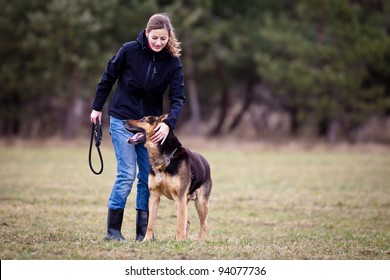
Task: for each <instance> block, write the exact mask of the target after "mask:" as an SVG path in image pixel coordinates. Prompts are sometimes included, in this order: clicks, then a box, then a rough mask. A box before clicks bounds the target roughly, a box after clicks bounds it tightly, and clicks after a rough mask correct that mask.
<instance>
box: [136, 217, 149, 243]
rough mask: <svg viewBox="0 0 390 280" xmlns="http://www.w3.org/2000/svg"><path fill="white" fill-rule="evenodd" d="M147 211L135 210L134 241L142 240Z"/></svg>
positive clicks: (146, 221)
mask: <svg viewBox="0 0 390 280" xmlns="http://www.w3.org/2000/svg"><path fill="white" fill-rule="evenodd" d="M148 219H149V211H145V210H137V216H136V219H135V223H136V237H135V240H136V241H142V240H144V237H145V235H146V228H147V227H148Z"/></svg>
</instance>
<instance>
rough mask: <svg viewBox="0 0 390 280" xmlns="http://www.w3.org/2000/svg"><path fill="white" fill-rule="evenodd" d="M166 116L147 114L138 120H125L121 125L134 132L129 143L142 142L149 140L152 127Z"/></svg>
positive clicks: (152, 131)
mask: <svg viewBox="0 0 390 280" xmlns="http://www.w3.org/2000/svg"><path fill="white" fill-rule="evenodd" d="M167 117H168V115H167V114H165V115H162V116H160V117H158V116H147V117H143V118H142V119H139V120H125V121H123V125H124V126H125V128H126V130H127V131H130V132H132V133H134V136H133V137H131V138H129V139H128V140H127V142H128V143H129V144H144V143H146V142H147V141H149V139H150V137H152V135H153V134H154V129H155V128H156V127H157V125H158V124H160V123H162V122H163V121H164V120H165V119H166V118H167Z"/></svg>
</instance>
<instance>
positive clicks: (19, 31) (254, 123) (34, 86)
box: [0, 0, 390, 143]
mask: <svg viewBox="0 0 390 280" xmlns="http://www.w3.org/2000/svg"><path fill="white" fill-rule="evenodd" d="M0 7H1V8H0V42H1V44H0V59H1V63H0V67H1V68H0V84H1V88H0V137H2V138H7V139H8V138H12V139H13V138H27V139H30V138H31V139H36V138H50V137H53V136H60V137H61V138H64V139H74V138H76V137H79V136H83V135H87V134H88V132H89V129H87V127H89V125H90V124H89V114H90V111H91V103H92V100H93V98H94V95H95V90H96V86H97V83H98V82H99V81H100V77H101V74H102V72H103V69H104V67H105V66H106V64H107V61H108V60H109V59H110V58H111V57H112V56H113V55H114V54H115V53H116V52H117V50H118V49H119V48H120V46H121V44H123V43H124V42H126V41H131V40H134V39H135V38H136V36H137V34H138V33H139V32H140V31H141V30H142V29H143V28H144V27H145V25H146V22H147V19H148V18H149V17H150V16H151V15H152V14H153V13H156V12H167V13H168V14H169V15H170V16H171V19H172V22H173V24H174V26H175V29H176V32H177V34H178V37H179V39H180V40H181V41H182V47H183V53H182V57H181V58H182V62H183V65H184V71H185V83H186V96H187V103H186V106H185V110H184V111H183V114H182V117H181V120H180V123H179V126H178V130H179V131H181V132H184V133H188V134H189V135H193V136H224V135H240V136H241V137H242V138H247V139H255V140H258V139H263V140H264V139H270V140H272V141H274V140H277V139H286V138H291V137H299V138H304V139H306V138H310V139H313V138H314V139H322V140H324V141H327V142H329V143H336V142H339V141H348V142H351V143H355V142H380V143H390V118H389V117H390V2H389V1H385V0H299V1H291V0H279V1H273V0H262V1H257V0H245V1H233V0H223V1H222V0H212V1H208V0H185V1H183V0H160V1H157V0H146V1H141V0H132V1H125V0H105V1H97V0H14V1H5V0H0ZM113 90H114V89H113ZM107 103H108V102H107ZM105 113H107V108H105ZM105 121H107V118H105Z"/></svg>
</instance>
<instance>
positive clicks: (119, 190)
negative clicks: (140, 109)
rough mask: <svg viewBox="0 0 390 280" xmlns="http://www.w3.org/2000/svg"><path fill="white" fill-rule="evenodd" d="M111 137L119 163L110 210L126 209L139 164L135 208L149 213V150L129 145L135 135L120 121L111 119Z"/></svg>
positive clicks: (109, 205) (109, 202) (109, 203)
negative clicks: (129, 140) (129, 139)
mask: <svg viewBox="0 0 390 280" xmlns="http://www.w3.org/2000/svg"><path fill="white" fill-rule="evenodd" d="M110 135H111V139H112V144H113V145H114V150H115V157H116V161H117V176H116V180H115V183H114V186H113V187H112V191H111V195H110V198H109V200H108V208H109V209H113V210H117V209H124V208H125V207H126V202H127V197H128V196H129V194H130V192H131V189H132V186H133V182H134V180H135V175H136V171H137V168H136V165H137V164H138V175H137V178H138V183H137V197H136V206H135V207H136V209H137V210H146V211H148V202H149V189H148V177H149V171H150V163H149V157H148V150H147V149H146V148H145V147H144V145H142V144H140V145H132V144H129V143H127V139H128V138H129V137H131V136H133V133H131V132H128V131H127V130H126V129H125V127H124V125H123V121H122V120H120V119H116V118H113V117H110Z"/></svg>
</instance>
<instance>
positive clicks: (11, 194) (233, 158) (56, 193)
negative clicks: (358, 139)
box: [0, 141, 390, 259]
mask: <svg viewBox="0 0 390 280" xmlns="http://www.w3.org/2000/svg"><path fill="white" fill-rule="evenodd" d="M183 142H184V141H183ZM184 143H185V142H184ZM83 146H85V145H83ZM233 147H235V148H233ZM290 147H291V146H290ZM102 149H103V156H104V160H105V170H104V173H103V175H101V176H95V175H93V174H92V173H91V172H90V171H89V169H88V163H87V151H86V148H84V147H83V148H77V147H66V146H63V147H61V148H56V147H49V148H48V147H46V148H40V147H38V146H35V147H31V146H27V147H26V146H25V145H19V146H18V147H17V148H15V147H13V148H10V147H5V146H3V147H1V148H0V154H1V156H0V177H1V181H0V201H1V204H0V217H1V222H0V257H1V259H390V151H389V150H388V149H387V148H381V149H379V150H378V149H357V150H353V149H352V150H351V149H349V148H341V149H340V148H339V149H328V148H319V149H312V148H311V149H309V150H308V149H300V148H296V147H294V148H287V149H276V148H272V149H268V148H265V147H258V146H257V147H254V146H246V148H245V149H241V148H240V147H238V146H235V145H234V143H231V144H229V145H227V146H222V145H215V146H211V148H210V147H209V148H206V147H202V146H198V147H197V150H198V151H200V152H202V153H203V154H204V155H205V156H206V158H208V160H209V161H210V163H211V166H212V169H213V170H212V173H213V180H214V188H213V193H212V199H211V207H210V218H209V229H210V232H209V236H208V239H207V241H205V242H196V241H193V239H195V238H196V236H197V231H198V223H197V216H196V212H195V211H194V207H193V205H190V210H191V211H190V217H191V221H192V228H191V233H190V236H191V239H192V240H190V241H185V242H176V241H175V240H174V232H175V223H176V218H175V206H174V204H173V202H171V201H168V200H167V199H164V198H163V199H162V200H161V206H160V210H159V216H158V222H157V240H156V241H154V242H150V243H146V244H144V243H142V244H140V243H136V242H133V241H132V239H133V238H134V234H135V228H134V226H135V225H134V224H135V222H134V221H135V210H134V200H135V199H134V197H135V191H136V190H135V188H134V190H133V191H132V193H131V195H130V197H129V201H128V207H127V209H126V215H125V221H124V225H123V229H124V230H123V234H124V235H125V236H126V237H127V238H128V239H129V240H131V241H130V242H128V243H117V242H104V241H103V240H102V238H103V236H104V231H105V221H106V211H107V209H106V204H107V199H108V195H109V192H110V190H111V186H112V182H113V179H114V175H115V160H114V158H113V153H112V150H111V148H110V146H108V145H107V146H104V147H103V148H102Z"/></svg>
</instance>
